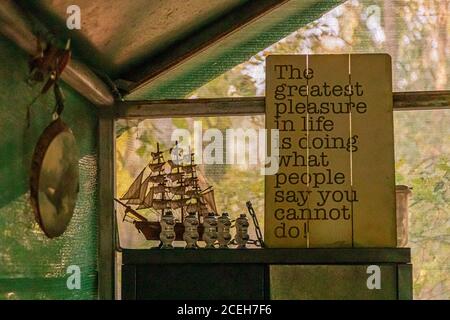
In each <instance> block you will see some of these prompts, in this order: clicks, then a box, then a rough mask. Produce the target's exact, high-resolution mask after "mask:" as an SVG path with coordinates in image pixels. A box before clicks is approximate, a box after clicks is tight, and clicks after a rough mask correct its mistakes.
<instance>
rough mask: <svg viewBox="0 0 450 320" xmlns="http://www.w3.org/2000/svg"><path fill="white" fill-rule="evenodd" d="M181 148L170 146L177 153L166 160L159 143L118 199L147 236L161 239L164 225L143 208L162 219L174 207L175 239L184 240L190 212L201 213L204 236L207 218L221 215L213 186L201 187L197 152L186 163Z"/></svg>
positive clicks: (125, 216)
mask: <svg viewBox="0 0 450 320" xmlns="http://www.w3.org/2000/svg"><path fill="white" fill-rule="evenodd" d="M179 150H180V149H179V148H178V144H177V143H175V147H174V148H173V149H169V150H168V151H169V153H171V154H174V155H175V161H173V160H168V161H165V159H164V151H161V150H160V147H159V143H157V145H156V152H152V153H151V157H152V159H151V161H150V163H149V164H148V165H147V166H146V167H144V169H142V171H141V172H140V174H139V175H138V176H137V178H136V179H135V180H134V182H133V183H132V184H131V186H130V188H129V189H128V191H127V192H126V193H125V194H124V195H123V196H122V197H121V198H120V199H114V200H115V201H116V202H117V203H119V204H120V205H122V206H123V207H124V208H125V214H124V217H123V220H124V221H129V222H131V223H133V224H134V226H135V227H136V229H137V230H138V231H139V232H142V234H143V235H144V236H145V238H146V239H147V240H159V236H160V232H161V225H160V221H149V220H148V219H147V218H146V217H144V216H143V215H142V214H141V213H139V211H141V210H150V211H152V212H154V213H156V214H157V215H158V217H159V220H160V219H161V217H162V216H164V213H165V212H166V211H168V210H170V211H172V213H173V215H174V216H175V217H176V218H177V222H176V224H175V234H176V237H175V240H183V232H184V225H183V222H184V219H185V217H186V216H187V215H189V214H192V213H195V214H196V215H197V216H198V220H199V221H200V225H199V228H198V232H199V236H200V239H201V238H202V235H203V230H204V228H203V223H202V222H203V218H204V217H206V216H207V215H208V213H211V212H212V213H214V214H216V215H217V208H216V203H215V199H214V190H213V188H212V187H211V186H208V187H206V188H204V189H203V190H202V189H201V186H200V183H199V176H198V172H197V165H196V164H195V163H194V153H190V155H189V157H190V161H188V163H187V164H183V163H182V162H181V161H178V160H179V159H180V158H181V157H182V155H181V154H180V153H179Z"/></svg>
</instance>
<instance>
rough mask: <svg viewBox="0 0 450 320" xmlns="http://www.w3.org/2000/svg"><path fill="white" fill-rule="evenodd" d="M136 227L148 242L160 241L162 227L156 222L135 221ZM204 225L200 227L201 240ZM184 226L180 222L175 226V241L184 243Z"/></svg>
mask: <svg viewBox="0 0 450 320" xmlns="http://www.w3.org/2000/svg"><path fill="white" fill-rule="evenodd" d="M133 223H134V226H135V227H136V229H138V231H139V232H141V233H142V234H143V235H144V237H145V239H147V240H159V234H160V233H161V225H160V223H159V222H156V221H134V222H133ZM203 230H204V228H203V225H202V224H200V225H199V227H198V234H199V240H202V237H203ZM183 233H184V225H183V224H182V223H180V222H177V223H176V224H175V241H183Z"/></svg>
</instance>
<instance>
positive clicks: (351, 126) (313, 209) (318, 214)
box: [265, 54, 396, 248]
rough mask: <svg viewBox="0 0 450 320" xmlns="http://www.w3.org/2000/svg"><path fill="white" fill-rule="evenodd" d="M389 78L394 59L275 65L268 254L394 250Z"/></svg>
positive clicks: (269, 68) (270, 98)
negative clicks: (275, 144) (275, 151)
mask: <svg viewBox="0 0 450 320" xmlns="http://www.w3.org/2000/svg"><path fill="white" fill-rule="evenodd" d="M391 78H392V77H391V60H390V57H389V55H386V54H352V55H348V54H346V55H309V56H306V55H272V56H269V57H268V58H267V60H266V128H267V129H278V130H279V135H280V138H279V147H280V149H279V155H280V156H279V170H278V172H277V173H276V174H274V175H267V176H266V180H265V242H266V245H267V246H268V247H272V248H275V247H276V248H289V247H295V248H298V247H395V246H396V217H395V177H394V140H393V117H392V103H393V102H392V82H391Z"/></svg>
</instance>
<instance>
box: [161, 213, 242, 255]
mask: <svg viewBox="0 0 450 320" xmlns="http://www.w3.org/2000/svg"><path fill="white" fill-rule="evenodd" d="M231 222H232V221H231V220H230V217H229V216H228V213H226V212H224V213H222V215H221V216H219V217H217V216H216V215H215V214H214V213H209V214H208V215H207V216H206V217H204V218H203V228H204V231H203V237H202V240H203V241H204V242H205V243H206V247H205V248H210V249H213V248H216V247H215V244H216V243H218V244H219V248H221V249H225V248H228V246H229V244H230V243H231V240H232V239H231V238H232V237H231V232H230V231H231ZM183 225H184V233H183V240H184V241H185V242H186V248H187V249H195V248H198V245H197V242H198V240H199V237H200V235H199V232H198V227H199V220H198V218H197V215H196V214H195V213H189V214H188V216H186V217H185V219H184V222H183ZM235 227H236V235H235V238H234V242H235V243H236V244H237V248H239V249H242V248H245V247H246V245H247V242H248V240H249V235H248V227H249V223H248V219H247V216H246V215H245V214H241V215H240V216H239V218H237V219H236V221H235ZM160 240H161V243H162V245H161V249H172V248H173V242H174V240H175V217H174V216H173V214H172V212H171V211H167V212H165V213H164V215H163V216H162V218H161V233H160Z"/></svg>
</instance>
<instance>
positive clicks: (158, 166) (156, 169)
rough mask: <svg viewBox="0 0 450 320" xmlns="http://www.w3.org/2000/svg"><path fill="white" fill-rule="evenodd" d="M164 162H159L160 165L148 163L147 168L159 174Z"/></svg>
mask: <svg viewBox="0 0 450 320" xmlns="http://www.w3.org/2000/svg"><path fill="white" fill-rule="evenodd" d="M164 164H165V162H161V163H149V164H148V167H149V168H150V170H151V171H153V172H159V171H161V170H162V168H163V166H164Z"/></svg>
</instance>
